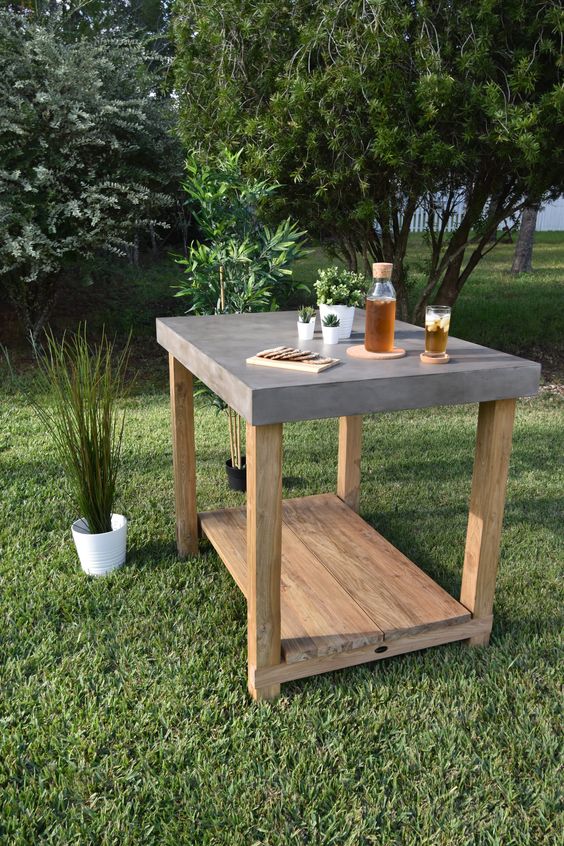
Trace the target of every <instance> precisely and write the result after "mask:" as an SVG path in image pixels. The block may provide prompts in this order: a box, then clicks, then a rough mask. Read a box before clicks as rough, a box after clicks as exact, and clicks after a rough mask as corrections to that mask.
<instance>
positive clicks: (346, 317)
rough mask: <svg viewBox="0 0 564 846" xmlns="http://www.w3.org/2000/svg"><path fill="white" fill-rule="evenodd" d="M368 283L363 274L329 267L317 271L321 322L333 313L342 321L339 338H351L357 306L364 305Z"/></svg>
mask: <svg viewBox="0 0 564 846" xmlns="http://www.w3.org/2000/svg"><path fill="white" fill-rule="evenodd" d="M367 287H368V282H367V280H366V278H365V277H364V276H363V275H362V274H361V273H353V271H352V270H345V269H344V268H341V267H337V266H336V265H335V266H333V267H327V268H325V269H324V270H321V269H320V270H318V271H317V280H316V282H315V290H316V293H317V303H318V306H319V315H320V317H321V320H322V321H323V318H324V317H325V315H326V314H329V312H331V313H332V314H336V315H337V317H338V318H339V321H340V329H339V337H340V338H350V335H351V332H352V325H353V320H354V310H355V306H362V305H364V300H365V297H366V290H367Z"/></svg>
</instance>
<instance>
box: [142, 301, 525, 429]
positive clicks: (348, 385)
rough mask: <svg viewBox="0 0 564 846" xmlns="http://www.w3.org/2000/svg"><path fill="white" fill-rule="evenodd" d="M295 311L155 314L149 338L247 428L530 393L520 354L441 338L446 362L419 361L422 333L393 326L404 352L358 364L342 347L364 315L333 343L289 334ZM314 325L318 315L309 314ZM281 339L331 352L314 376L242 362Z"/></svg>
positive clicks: (358, 337)
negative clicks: (330, 360) (334, 361)
mask: <svg viewBox="0 0 564 846" xmlns="http://www.w3.org/2000/svg"><path fill="white" fill-rule="evenodd" d="M296 321H297V315H296V312H269V313H266V314H229V315H212V316H209V317H208V316H206V317H165V318H158V319H157V340H158V342H159V343H160V344H161V345H162V346H163V347H164V348H165V349H166V350H167V351H168V352H170V353H172V355H174V356H175V357H176V358H177V359H178V360H179V361H180V362H181V363H182V364H183V365H184V366H185V367H187V368H188V369H189V370H190V371H191V372H192V373H193V374H194V375H195V376H197V377H198V378H199V379H201V380H202V381H203V382H205V383H206V385H208V386H209V387H210V388H211V389H212V390H213V391H215V392H216V393H217V394H218V395H219V396H220V397H222V399H224V400H225V402H227V403H229V405H230V406H231V407H232V408H234V409H235V410H236V411H238V412H239V414H241V415H242V416H243V417H244V418H245V419H246V420H248V421H249V422H250V423H252V424H253V425H255V426H259V425H263V424H265V423H281V422H287V421H290V420H312V419H317V418H322V417H340V416H344V415H351V414H365V413H369V412H373V411H396V410H399V409H405V408H426V407H429V406H434V405H457V404H461V403H469V402H483V401H486V400H495V399H510V398H512V397H521V396H532V395H533V394H536V393H537V390H538V384H539V378H540V365H539V364H537V363H535V362H532V361H527V360H526V359H524V358H518V357H517V356H512V355H507V354H506V353H502V352H497V351H496V350H491V349H488V348H487V347H481V346H479V345H477V344H471V343H469V342H468V341H461V340H459V339H458V338H449V342H448V353H449V355H450V356H451V360H450V362H449V363H448V364H446V365H442V366H437V365H424V364H422V363H421V361H420V360H419V353H420V352H422V351H423V348H424V331H423V329H420V328H419V327H417V326H411V325H410V324H409V323H401V322H397V323H396V336H395V342H396V346H400V347H404V348H405V349H406V350H407V356H406V357H405V358H400V359H392V360H389V361H362V360H359V359H353V358H351V357H350V356H347V354H346V348H347V346H349V345H350V344H362V343H363V334H364V312H363V311H359V310H358V309H357V314H356V316H355V322H354V327H353V335H352V336H351V338H350V339H348V340H346V341H341V342H340V343H339V344H337V345H335V346H325V345H324V344H323V340H322V336H321V331H320V330H319V331H318V332H316V334H315V338H314V340H313V341H307V342H301V344H300V341H299V339H298V330H297V326H296ZM317 322H318V323H319V320H318V321H317ZM279 344H284V345H288V346H292V347H301V348H302V349H303V348H307V349H310V350H315V351H317V352H320V353H323V354H324V355H331V356H333V357H334V358H339V359H340V360H341V363H340V364H338V365H337V366H336V367H332V368H331V369H329V370H325V371H323V372H322V373H318V374H313V373H311V374H310V373H303V374H302V373H297V372H291V371H284V370H276V369H275V368H272V367H270V368H266V367H256V366H253V365H247V364H246V363H245V359H247V358H249V357H250V356H252V355H254V354H255V353H257V352H259V351H260V350H263V349H266V348H267V347H274V346H278V345H279Z"/></svg>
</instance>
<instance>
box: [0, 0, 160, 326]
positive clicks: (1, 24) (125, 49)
mask: <svg viewBox="0 0 564 846" xmlns="http://www.w3.org/2000/svg"><path fill="white" fill-rule="evenodd" d="M149 58H150V57H149V55H148V54H147V52H146V50H145V49H144V48H143V46H142V45H141V44H139V43H138V42H135V41H134V40H130V39H123V38H119V39H118V38H113V37H107V38H101V39H99V40H97V41H88V40H86V39H84V40H80V41H76V42H73V43H69V42H68V41H67V40H65V37H64V36H63V34H62V33H61V32H60V30H59V29H58V28H57V19H56V17H55V19H54V23H53V24H52V25H45V26H41V25H39V24H37V23H34V22H33V18H29V19H28V17H26V16H23V15H19V14H17V13H15V12H12V13H10V12H2V13H0V149H1V151H2V158H1V165H0V284H2V285H3V286H4V288H5V290H6V292H7V294H8V296H9V298H10V299H11V301H12V302H13V304H14V306H15V308H16V311H17V313H18V315H19V318H20V319H21V321H22V323H23V325H24V327H25V329H26V331H27V332H28V333H29V334H31V335H32V337H33V338H34V340H37V339H38V338H39V335H40V332H41V329H42V327H43V325H44V324H45V322H46V320H47V319H48V317H49V314H50V311H51V309H52V307H53V304H54V302H55V299H56V295H57V289H58V285H59V282H60V278H61V274H62V273H66V274H67V275H72V276H73V277H74V276H76V275H78V273H79V268H80V266H81V265H82V263H83V261H84V259H85V257H87V256H88V255H91V254H92V253H93V252H94V251H96V250H98V249H100V248H101V247H105V248H108V249H111V250H113V251H115V252H118V253H122V254H123V253H124V251H125V248H126V247H127V246H128V245H129V244H130V242H131V240H132V237H133V235H134V233H135V232H137V231H139V229H140V228H142V227H146V228H147V227H149V226H153V227H155V226H157V225H159V224H160V222H161V221H162V218H163V216H164V214H165V212H164V210H165V209H168V208H169V207H170V206H171V204H172V198H171V196H170V194H169V193H167V192H168V187H169V179H170V167H171V165H170V161H171V156H172V152H171V150H172V147H174V144H173V143H172V140H171V138H170V134H169V129H170V126H171V124H172V114H173V113H172V105H171V103H170V101H169V100H165V99H164V98H161V97H159V96H158V95H157V92H156V90H155V81H154V77H153V76H152V75H151V73H150V72H149V71H148V70H147V67H148V60H149Z"/></svg>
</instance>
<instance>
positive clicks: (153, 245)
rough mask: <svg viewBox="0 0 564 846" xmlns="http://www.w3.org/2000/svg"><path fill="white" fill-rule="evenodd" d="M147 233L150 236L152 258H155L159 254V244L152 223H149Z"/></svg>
mask: <svg viewBox="0 0 564 846" xmlns="http://www.w3.org/2000/svg"><path fill="white" fill-rule="evenodd" d="M149 235H150V236H151V253H152V255H153V258H157V256H158V254H159V245H158V242H157V233H156V232H155V227H154V226H153V224H152V223H150V224H149Z"/></svg>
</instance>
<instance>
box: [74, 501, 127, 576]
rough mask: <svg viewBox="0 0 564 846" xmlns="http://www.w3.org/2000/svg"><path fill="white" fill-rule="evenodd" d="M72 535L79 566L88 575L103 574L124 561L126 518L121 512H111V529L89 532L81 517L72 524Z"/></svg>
mask: <svg viewBox="0 0 564 846" xmlns="http://www.w3.org/2000/svg"><path fill="white" fill-rule="evenodd" d="M72 536H73V539H74V543H75V546H76V551H77V552H78V557H79V559H80V566H81V567H82V569H83V570H84V572H85V573H88V575H89V576H105V575H106V574H107V573H111V572H112V570H117V569H118V567H121V566H122V564H124V563H125V555H126V544H127V520H126V518H125V517H124V516H123V514H112V531H111V532H102V533H101V534H95V535H93V534H91V533H90V531H89V529H88V523H87V522H86V520H85V519H84V518H83V517H81V518H80V519H79V520H75V522H74V523H73V524H72Z"/></svg>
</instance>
